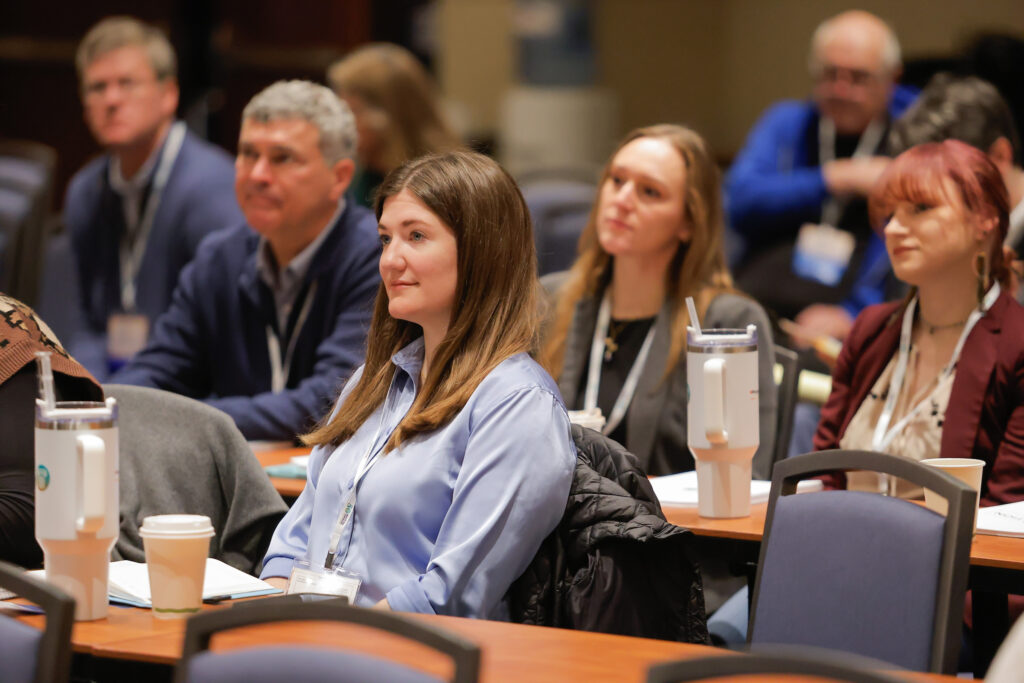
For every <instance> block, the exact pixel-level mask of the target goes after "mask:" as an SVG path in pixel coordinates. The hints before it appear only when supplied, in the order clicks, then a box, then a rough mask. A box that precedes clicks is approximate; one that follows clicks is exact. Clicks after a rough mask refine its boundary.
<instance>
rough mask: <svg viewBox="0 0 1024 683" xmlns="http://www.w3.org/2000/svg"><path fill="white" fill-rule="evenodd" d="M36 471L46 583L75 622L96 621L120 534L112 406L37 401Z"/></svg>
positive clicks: (37, 528) (104, 605) (38, 530)
mask: <svg viewBox="0 0 1024 683" xmlns="http://www.w3.org/2000/svg"><path fill="white" fill-rule="evenodd" d="M35 465H36V469H35V477H36V490H35V516H36V519H35V532H36V540H37V541H38V542H39V545H40V547H41V548H42V549H43V566H44V568H45V570H46V580H47V581H49V582H51V583H53V584H54V585H56V586H58V587H60V588H61V589H63V590H64V591H66V592H67V593H69V594H70V595H71V596H72V597H73V598H74V599H75V619H76V620H78V621H84V620H92V619H102V618H103V617H105V616H106V615H107V580H108V577H109V570H110V549H111V548H112V547H113V546H114V543H115V542H116V541H117V536H118V533H119V530H120V529H119V512H118V500H119V499H118V486H119V484H118V473H119V468H118V443H117V402H116V401H115V400H114V399H112V398H108V399H107V400H106V402H104V403H99V402H96V403H92V402H67V403H64V402H61V403H57V404H55V405H54V406H52V407H50V406H47V405H46V404H45V403H44V402H42V401H39V402H37V404H36V425H35Z"/></svg>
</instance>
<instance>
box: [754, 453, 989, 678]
mask: <svg viewBox="0 0 1024 683" xmlns="http://www.w3.org/2000/svg"><path fill="white" fill-rule="evenodd" d="M849 470H868V471H872V472H879V473H884V474H888V475H891V476H894V477H899V478H900V479H905V480H907V481H909V482H911V483H913V484H915V485H916V486H921V487H923V488H927V489H930V490H931V491H934V492H935V493H937V494H939V495H940V496H941V497H943V498H945V499H946V502H947V510H948V511H947V513H946V523H945V527H944V532H943V533H944V539H943V544H942V557H941V560H940V565H939V577H938V585H937V591H936V592H937V595H936V597H935V623H934V625H933V631H932V639H931V643H932V647H931V657H930V658H929V664H930V665H929V671H931V672H933V673H945V674H954V675H955V674H956V666H957V656H958V654H959V651H960V637H961V622H962V620H963V612H964V598H965V594H966V590H967V574H968V571H969V568H970V548H971V538H972V535H973V531H974V507H975V496H977V495H978V493H977V492H976V491H975V490H974V489H972V488H971V487H970V486H968V485H967V484H964V483H963V482H962V481H960V480H958V479H956V478H955V477H953V476H952V475H949V474H946V473H945V472H943V471H941V470H938V469H935V468H932V467H928V466H927V465H922V464H921V463H919V462H916V461H914V460H910V459H908V458H901V457H897V456H894V455H888V454H885V453H876V452H873V451H853V450H829V451H819V452H817V453H808V454H805V455H799V456H795V457H792V458H787V459H785V460H783V461H781V462H778V463H776V464H775V468H774V471H773V473H772V488H771V493H770V494H769V498H768V511H767V514H766V517H765V525H764V536H763V538H762V540H761V553H760V557H759V558H758V563H757V567H758V569H757V580H756V582H755V585H754V597H753V601H752V604H751V610H750V623H749V625H748V628H747V639H748V642H749V639H750V637H751V635H752V634H753V633H754V624H755V621H756V619H757V605H758V598H759V595H760V590H761V578H762V577H761V575H762V570H763V567H764V559H765V554H766V552H767V550H768V547H769V542H770V538H771V532H772V523H773V521H774V517H775V506H776V504H777V503H778V500H779V496H789V495H793V494H795V493H796V487H797V483H798V482H800V480H802V479H809V478H812V477H817V476H821V475H825V474H832V473H835V472H843V471H849ZM879 495H881V494H879Z"/></svg>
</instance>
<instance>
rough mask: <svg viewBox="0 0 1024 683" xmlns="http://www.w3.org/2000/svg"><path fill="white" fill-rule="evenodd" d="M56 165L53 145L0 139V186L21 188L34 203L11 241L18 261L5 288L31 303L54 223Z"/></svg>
mask: <svg viewBox="0 0 1024 683" xmlns="http://www.w3.org/2000/svg"><path fill="white" fill-rule="evenodd" d="M56 169H57V152H56V150H54V149H53V148H52V147H49V146H47V145H44V144H42V143H39V142H33V141H30V140H8V139H0V186H3V187H6V188H9V189H15V190H17V191H20V192H22V193H23V194H24V196H25V197H26V198H28V199H29V200H30V201H31V205H32V209H31V212H30V216H29V220H28V221H27V222H26V224H25V225H24V227H23V229H22V230H21V231H20V232H19V235H18V238H17V240H16V241H15V242H14V243H12V244H9V245H8V247H9V248H11V249H13V250H15V252H16V254H15V260H16V263H17V265H16V268H15V269H14V272H13V273H12V274H11V277H12V280H13V281H12V283H11V284H10V286H9V289H8V290H6V291H8V292H9V293H11V294H13V295H14V296H16V297H17V298H18V299H20V300H22V301H24V302H25V303H27V304H29V305H30V306H34V305H35V304H36V298H37V296H38V293H39V286H40V277H41V274H42V273H41V268H42V262H43V254H44V253H45V250H46V242H47V239H48V237H49V233H50V231H51V229H52V227H53V223H52V221H51V218H50V216H51V212H52V210H53V195H54V184H55V182H56Z"/></svg>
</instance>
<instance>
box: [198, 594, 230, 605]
mask: <svg viewBox="0 0 1024 683" xmlns="http://www.w3.org/2000/svg"><path fill="white" fill-rule="evenodd" d="M232 597H234V596H233V595H231V594H228V595H211V596H210V597H208V598H203V602H204V603H205V604H207V605H216V604H217V603H218V602H224V601H225V600H230V599H231V598H232Z"/></svg>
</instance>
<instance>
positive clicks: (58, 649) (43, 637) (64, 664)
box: [0, 562, 75, 683]
mask: <svg viewBox="0 0 1024 683" xmlns="http://www.w3.org/2000/svg"><path fill="white" fill-rule="evenodd" d="M0 588H3V589H6V590H9V591H11V592H12V593H14V594H16V595H18V596H19V597H22V598H25V599H26V600H29V601H31V602H33V603H35V604H36V605H38V606H39V607H41V608H42V610H43V612H44V613H45V614H46V628H45V629H44V630H43V631H42V632H41V633H40V631H39V630H38V629H36V628H34V627H32V626H29V625H27V624H23V623H21V622H19V621H16V620H15V619H12V618H10V617H6V616H3V613H2V611H0V678H2V679H3V680H4V681H11V682H12V683H13V682H20V681H25V682H26V683H27V682H29V681H35V682H37V683H62V682H63V681H66V680H68V677H69V675H70V672H71V626H72V624H73V623H74V620H75V601H74V599H73V598H72V597H71V596H69V595H68V594H67V593H65V592H64V591H62V590H60V589H59V588H57V587H56V586H53V585H50V584H47V583H44V582H42V581H38V580H36V579H34V578H32V577H30V576H27V575H26V574H25V570H24V569H22V568H21V567H17V566H15V565H13V564H8V563H7V562H0Z"/></svg>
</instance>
